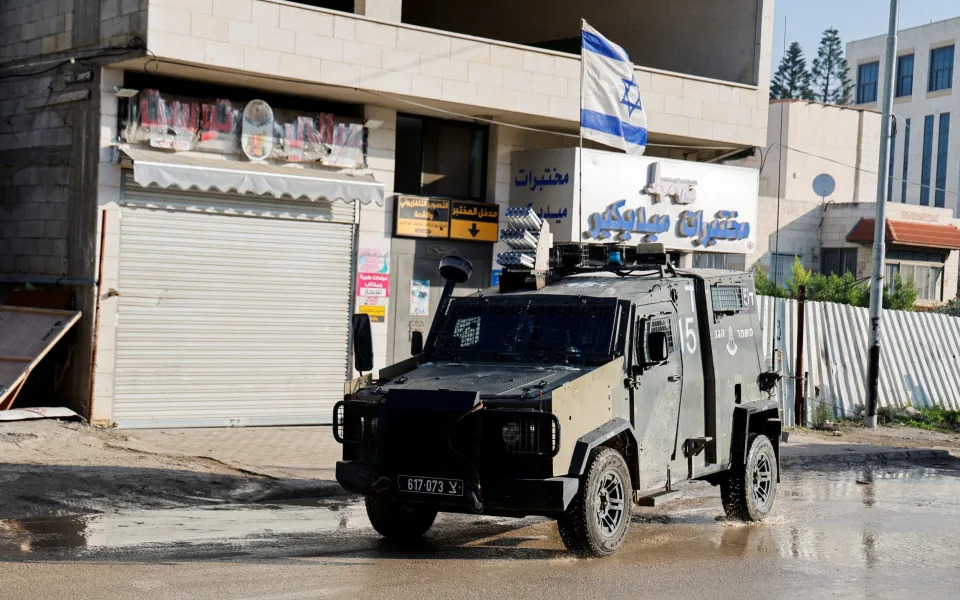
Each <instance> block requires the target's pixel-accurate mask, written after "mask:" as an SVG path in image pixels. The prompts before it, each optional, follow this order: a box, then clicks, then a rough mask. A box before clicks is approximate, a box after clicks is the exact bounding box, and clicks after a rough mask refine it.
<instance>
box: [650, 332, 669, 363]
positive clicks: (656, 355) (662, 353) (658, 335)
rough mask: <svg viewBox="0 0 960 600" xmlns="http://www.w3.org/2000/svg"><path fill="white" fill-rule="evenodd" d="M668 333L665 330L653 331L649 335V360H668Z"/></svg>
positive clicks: (659, 361) (658, 361)
mask: <svg viewBox="0 0 960 600" xmlns="http://www.w3.org/2000/svg"><path fill="white" fill-rule="evenodd" d="M668 353H669V349H668V347H667V334H666V332H664V331H652V332H650V334H649V335H648V336H647V362H649V363H661V362H663V361H665V360H667V354H668Z"/></svg>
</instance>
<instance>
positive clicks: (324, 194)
mask: <svg viewBox="0 0 960 600" xmlns="http://www.w3.org/2000/svg"><path fill="white" fill-rule="evenodd" d="M120 151H121V152H122V153H123V155H124V157H125V161H127V162H132V163H133V178H134V180H135V181H136V182H137V183H138V184H140V185H142V186H143V187H148V186H151V185H156V186H159V187H161V188H170V187H174V188H179V189H181V190H191V189H195V190H200V191H211V190H215V191H219V192H225V193H229V192H237V193H240V194H246V193H253V194H259V195H269V196H274V197H276V198H281V197H284V196H288V197H290V198H309V199H310V200H314V201H316V200H328V201H330V202H333V201H336V200H341V201H343V202H354V201H358V202H360V203H361V204H369V203H371V202H375V203H376V204H377V205H379V206H383V184H381V183H378V182H377V181H375V180H374V179H373V177H369V176H355V175H347V174H344V173H336V172H333V171H325V170H321V169H316V168H311V167H309V166H306V165H304V166H299V165H292V164H289V165H278V164H273V163H268V162H250V161H244V160H235V159H231V158H226V157H223V156H217V155H210V156H205V155H201V154H199V153H186V152H164V151H162V150H151V149H148V148H137V147H131V146H121V147H120Z"/></svg>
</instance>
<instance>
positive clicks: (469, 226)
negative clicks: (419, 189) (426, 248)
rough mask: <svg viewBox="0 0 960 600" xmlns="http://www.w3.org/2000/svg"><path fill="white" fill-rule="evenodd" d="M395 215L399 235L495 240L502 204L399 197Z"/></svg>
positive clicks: (477, 240)
mask: <svg viewBox="0 0 960 600" xmlns="http://www.w3.org/2000/svg"><path fill="white" fill-rule="evenodd" d="M396 215H397V216H396V219H397V220H396V226H395V228H394V235H396V236H399V237H417V238H444V239H452V240H469V241H472V242H495V241H497V237H498V233H499V232H498V226H499V222H500V207H499V206H498V205H497V204H494V203H492V202H468V201H465V200H447V199H443V198H423V197H419V196H397V210H396Z"/></svg>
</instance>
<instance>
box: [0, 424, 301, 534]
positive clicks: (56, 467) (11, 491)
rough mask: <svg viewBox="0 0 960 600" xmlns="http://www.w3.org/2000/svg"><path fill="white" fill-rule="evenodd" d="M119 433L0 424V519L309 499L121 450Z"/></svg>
mask: <svg viewBox="0 0 960 600" xmlns="http://www.w3.org/2000/svg"><path fill="white" fill-rule="evenodd" d="M127 440H128V438H127V436H126V435H124V434H123V433H121V432H118V431H113V430H103V429H95V428H91V427H87V426H85V425H81V424H79V423H67V422H59V421H27V422H12V423H0V519H5V518H23V517H29V516H35V515H51V514H52V515H78V514H96V513H109V512H117V511H123V510H130V509H143V508H171V507H176V506H186V505H206V504H218V503H225V502H250V501H257V500H261V499H264V498H270V497H277V496H291V495H299V494H304V495H309V493H310V490H309V486H310V484H311V482H308V481H303V480H285V479H280V478H275V477H265V476H261V475H258V474H255V473H250V472H245V471H243V470H240V469H237V468H234V467H231V466H229V465H226V464H223V463H220V462H218V461H216V460H213V459H209V458H203V457H185V456H177V455H167V454H160V453H152V452H145V451H142V450H136V449H132V448H129V447H127V446H126V445H125V444H126V442H127Z"/></svg>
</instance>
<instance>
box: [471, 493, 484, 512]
mask: <svg viewBox="0 0 960 600" xmlns="http://www.w3.org/2000/svg"><path fill="white" fill-rule="evenodd" d="M470 499H471V500H473V510H474V512H478V513H481V512H483V502H481V501H480V496H479V495H477V492H474V491H471V492H470Z"/></svg>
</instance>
